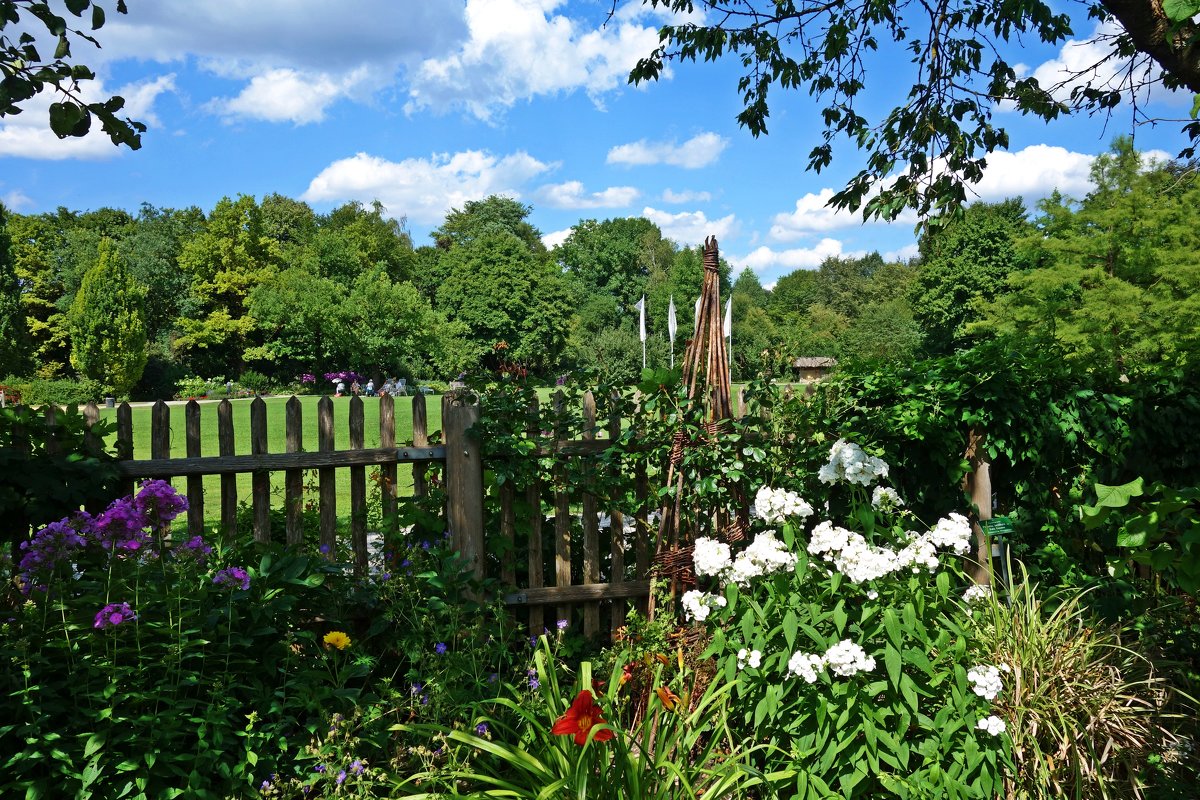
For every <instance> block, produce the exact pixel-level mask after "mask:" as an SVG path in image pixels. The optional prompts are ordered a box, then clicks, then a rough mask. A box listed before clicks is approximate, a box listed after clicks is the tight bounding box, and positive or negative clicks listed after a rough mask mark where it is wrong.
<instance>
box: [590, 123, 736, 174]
mask: <svg viewBox="0 0 1200 800" xmlns="http://www.w3.org/2000/svg"><path fill="white" fill-rule="evenodd" d="M728 146H729V140H728V139H726V138H725V137H724V136H720V135H718V134H715V133H712V132H711V131H706V132H705V133H700V134H697V135H695V136H693V137H692V138H691V139H688V140H687V141H686V142H684V143H683V144H678V143H677V142H676V141H675V140H674V139H672V140H671V141H669V142H650V141H647V140H645V139H640V140H638V141H636V142H632V143H630V144H622V145H617V146H616V147H614V148H613V149H611V150H609V151H608V159H607V161H608V163H609V164H627V165H630V166H643V165H647V164H669V165H671V166H674V167H683V168H684V169H699V168H700V167H707V166H708V165H709V164H712V163H713V162H714V161H716V160H717V158H718V157H719V156H720V155H721V152H722V151H724V150H725V148H726V147H728Z"/></svg>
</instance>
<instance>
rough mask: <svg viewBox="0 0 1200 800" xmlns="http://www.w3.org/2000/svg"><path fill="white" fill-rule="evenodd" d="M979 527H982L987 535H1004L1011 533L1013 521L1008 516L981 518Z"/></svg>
mask: <svg viewBox="0 0 1200 800" xmlns="http://www.w3.org/2000/svg"><path fill="white" fill-rule="evenodd" d="M979 527H981V528H983V532H984V533H986V534H987V535H988V536H999V537H1005V536H1009V535H1011V534H1012V532H1013V523H1012V520H1011V519H1009V518H1008V517H992V518H991V519H981V520H980V521H979Z"/></svg>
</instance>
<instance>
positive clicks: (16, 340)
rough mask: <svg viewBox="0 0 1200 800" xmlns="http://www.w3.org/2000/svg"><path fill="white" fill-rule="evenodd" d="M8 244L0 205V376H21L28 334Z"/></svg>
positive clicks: (26, 362) (5, 219)
mask: <svg viewBox="0 0 1200 800" xmlns="http://www.w3.org/2000/svg"><path fill="white" fill-rule="evenodd" d="M11 245H12V238H11V236H10V235H9V232H8V211H7V209H5V208H4V206H3V205H2V204H0V375H14V374H15V375H23V374H25V373H26V372H27V371H28V369H29V368H30V366H31V364H30V361H29V346H30V342H29V331H28V329H27V327H26V325H25V309H24V308H22V306H21V291H20V286H19V284H18V283H17V274H16V266H15V264H14V263H13V261H14V259H13V253H12V246H11Z"/></svg>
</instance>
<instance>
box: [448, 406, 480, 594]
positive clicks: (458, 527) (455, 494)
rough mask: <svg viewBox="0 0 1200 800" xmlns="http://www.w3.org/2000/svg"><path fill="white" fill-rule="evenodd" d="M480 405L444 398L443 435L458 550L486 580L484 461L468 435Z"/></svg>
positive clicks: (453, 535)
mask: <svg viewBox="0 0 1200 800" xmlns="http://www.w3.org/2000/svg"><path fill="white" fill-rule="evenodd" d="M479 411H480V409H479V405H478V404H477V403H472V404H470V405H467V404H465V403H463V402H462V401H460V400H458V399H457V398H455V397H454V396H453V395H443V396H442V433H443V435H444V436H445V439H446V473H445V481H444V483H445V486H446V496H447V497H452V498H456V500H455V501H454V502H452V503H449V507H448V508H447V509H446V523H447V525H448V526H449V528H450V537H451V541H452V542H453V544H454V549H455V550H457V551H458V552H459V553H460V554H461V555H462V558H463V561H464V562H465V563H466V565H467V566H468V567H470V568H471V569H472V570H473V571H474V573H475V577H476V578H482V577H483V570H484V552H485V551H484V545H483V459H482V455H481V454H480V452H479V442H478V441H477V440H474V439H471V438H469V437H468V435H467V432H468V431H469V430H471V428H472V427H474V425H475V423H477V422H478V421H479Z"/></svg>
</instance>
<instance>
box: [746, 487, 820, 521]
mask: <svg viewBox="0 0 1200 800" xmlns="http://www.w3.org/2000/svg"><path fill="white" fill-rule="evenodd" d="M751 513H753V514H754V516H756V517H760V518H761V519H763V520H764V521H766V523H767V524H768V525H777V524H779V523H781V522H786V521H787V520H788V519H791V518H793V517H800V518H801V519H804V518H806V517H808V516H810V515H811V514H812V513H813V508H812V506H811V505H809V504H808V503H807V502H806V501H805V500H804V498H803V497H801V496H800V495H798V494H796V493H795V492H789V491H788V490H787V489H772V488H770V487H768V486H763V487H762V488H760V489H759V490H758V494H756V495H755V496H754V506H753V508H752V509H751Z"/></svg>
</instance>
